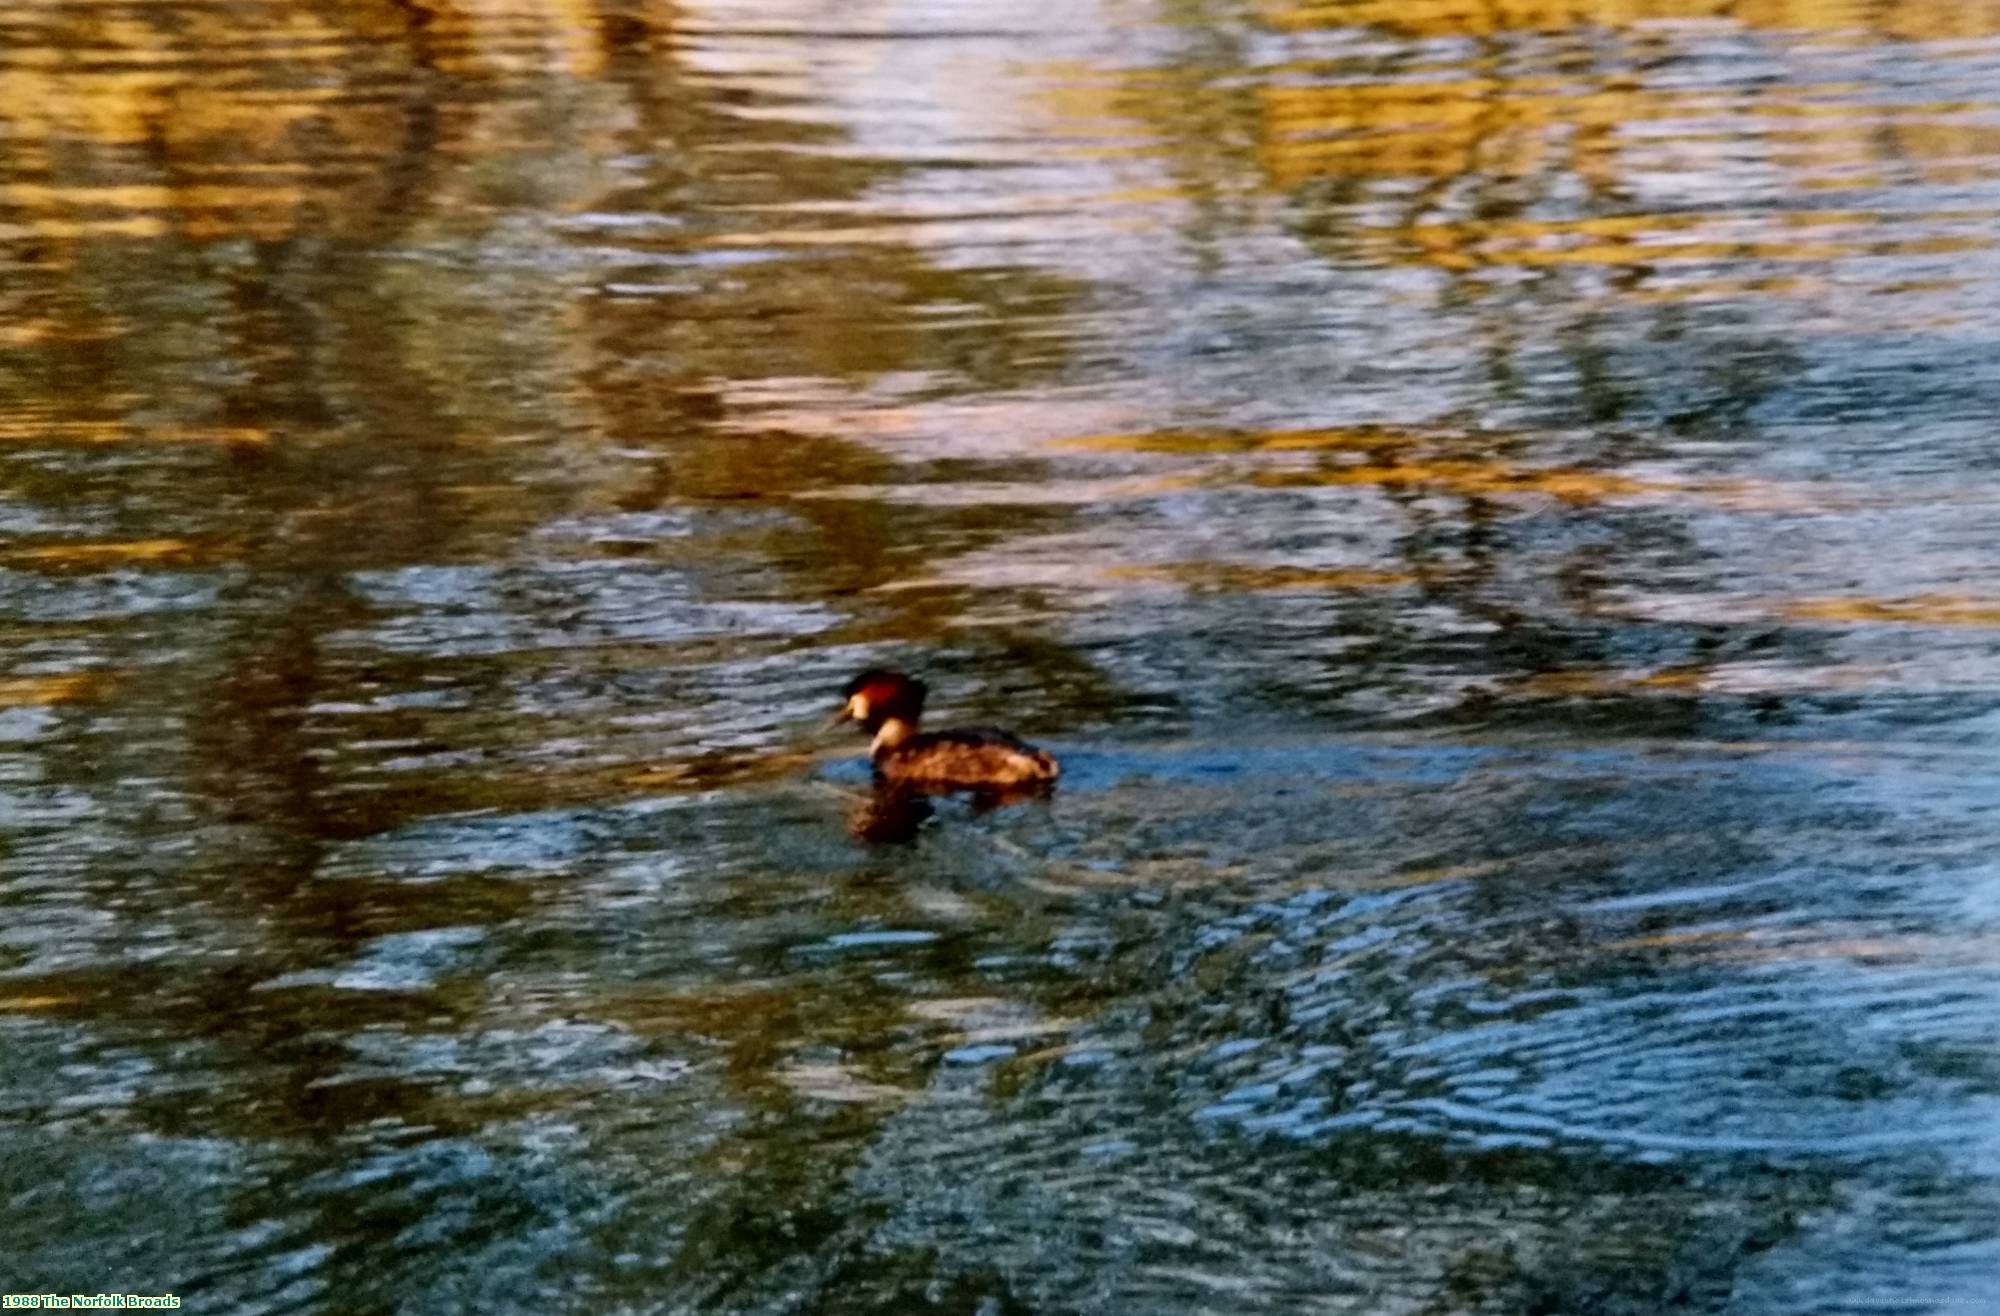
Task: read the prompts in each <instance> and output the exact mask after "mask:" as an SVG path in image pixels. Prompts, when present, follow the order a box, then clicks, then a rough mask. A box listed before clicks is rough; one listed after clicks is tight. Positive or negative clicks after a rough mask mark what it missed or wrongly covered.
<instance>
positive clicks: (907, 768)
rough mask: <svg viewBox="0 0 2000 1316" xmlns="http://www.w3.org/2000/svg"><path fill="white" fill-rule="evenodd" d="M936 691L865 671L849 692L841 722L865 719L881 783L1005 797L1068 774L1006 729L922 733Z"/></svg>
mask: <svg viewBox="0 0 2000 1316" xmlns="http://www.w3.org/2000/svg"><path fill="white" fill-rule="evenodd" d="M929 693H930V691H929V688H928V687H927V686H925V685H924V683H923V682H922V681H919V680H917V679H915V678H914V677H909V676H905V675H903V674H902V673H901V672H888V671H882V670H879V669H877V670H872V671H866V672H863V673H862V674H861V675H859V676H857V677H855V678H854V679H853V680H852V681H849V682H848V683H847V688H846V690H844V691H842V694H843V695H845V696H846V700H847V702H846V703H845V704H843V705H842V706H841V710H840V712H839V714H838V715H837V717H836V720H838V721H847V720H852V721H856V722H859V723H861V725H862V726H863V727H864V728H865V729H866V730H867V731H868V732H869V733H870V734H871V735H873V736H874V738H875V740H874V744H873V745H872V747H871V752H872V754H873V757H874V760H875V774H876V776H877V777H878V778H880V779H882V780H884V781H886V782H890V783H892V784H895V785H898V786H904V787H907V788H909V789H912V790H922V791H957V790H966V791H982V792H989V793H1005V792H1016V791H1026V790H1032V789H1035V788H1038V787H1046V786H1048V785H1050V784H1051V783H1053V782H1054V781H1055V779H1056V778H1057V777H1058V776H1059V775H1061V773H1062V765H1061V764H1059V763H1057V762H1056V760H1055V756H1054V755H1052V754H1050V753H1048V752H1047V751H1046V750H1040V749H1036V748H1035V747H1034V746H1033V745H1028V744H1024V743H1022V742H1021V741H1020V740H1019V739H1017V738H1015V737H1014V736H1012V735H1010V734H1008V733H1007V732H1005V731H999V730H995V729H993V728H990V727H967V728H963V729H958V730H951V731H931V732H919V731H918V730H917V726H918V723H919V722H921V721H922V719H923V715H924V697H925V696H926V695H928V694H929Z"/></svg>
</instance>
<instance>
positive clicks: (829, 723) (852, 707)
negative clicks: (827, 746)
mask: <svg viewBox="0 0 2000 1316" xmlns="http://www.w3.org/2000/svg"><path fill="white" fill-rule="evenodd" d="M867 710H868V705H867V704H866V703H865V702H863V700H862V698H861V696H860V695H855V696H853V697H852V698H851V699H849V700H848V701H847V702H846V703H844V704H842V705H841V706H840V711H839V712H837V713H835V714H834V715H833V716H832V717H830V718H828V719H827V720H826V727H825V730H828V731H831V730H833V729H834V728H835V727H837V726H839V725H840V724H841V723H842V722H859V721H860V720H861V719H862V718H864V717H866V716H867Z"/></svg>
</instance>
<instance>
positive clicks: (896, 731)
mask: <svg viewBox="0 0 2000 1316" xmlns="http://www.w3.org/2000/svg"><path fill="white" fill-rule="evenodd" d="M916 734H917V729H916V728H915V727H914V726H912V725H910V724H909V723H908V722H905V721H904V720H903V719H902V718H900V717H892V718H889V719H888V720H886V721H884V722H883V723H882V725H881V727H880V728H879V729H878V730H877V731H876V732H875V743H874V744H872V745H870V746H869V747H868V752H869V753H870V754H880V753H881V752H882V751H883V750H887V749H894V748H896V746H898V745H900V744H902V743H903V742H904V741H906V740H908V739H909V738H910V737H911V736H914V735H916Z"/></svg>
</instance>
